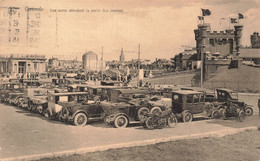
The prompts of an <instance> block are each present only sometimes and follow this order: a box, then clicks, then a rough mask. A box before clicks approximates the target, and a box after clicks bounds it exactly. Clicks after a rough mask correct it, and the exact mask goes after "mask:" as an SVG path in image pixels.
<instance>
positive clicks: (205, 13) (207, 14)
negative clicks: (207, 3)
mask: <svg viewBox="0 0 260 161" xmlns="http://www.w3.org/2000/svg"><path fill="white" fill-rule="evenodd" d="M201 10H202V16H209V15H211V11H210V10H209V9H201Z"/></svg>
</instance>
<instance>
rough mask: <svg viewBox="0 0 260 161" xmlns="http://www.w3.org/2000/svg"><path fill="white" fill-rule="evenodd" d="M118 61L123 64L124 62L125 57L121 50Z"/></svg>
mask: <svg viewBox="0 0 260 161" xmlns="http://www.w3.org/2000/svg"><path fill="white" fill-rule="evenodd" d="M119 61H120V62H124V61H125V55H124V50H123V48H122V49H121V55H120V58H119Z"/></svg>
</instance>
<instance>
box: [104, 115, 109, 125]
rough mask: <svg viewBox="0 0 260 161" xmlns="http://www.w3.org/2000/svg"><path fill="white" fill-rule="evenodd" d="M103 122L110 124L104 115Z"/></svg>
mask: <svg viewBox="0 0 260 161" xmlns="http://www.w3.org/2000/svg"><path fill="white" fill-rule="evenodd" d="M104 123H105V124H108V125H109V124H110V122H109V121H108V116H105V117H104Z"/></svg>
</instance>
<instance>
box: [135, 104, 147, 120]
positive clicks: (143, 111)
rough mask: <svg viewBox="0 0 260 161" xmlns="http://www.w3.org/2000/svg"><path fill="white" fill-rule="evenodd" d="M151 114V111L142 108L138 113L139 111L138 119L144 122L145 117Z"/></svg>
mask: <svg viewBox="0 0 260 161" xmlns="http://www.w3.org/2000/svg"><path fill="white" fill-rule="evenodd" d="M148 113H149V109H148V108H147V107H141V108H140V109H139V110H138V111H137V117H138V119H139V120H142V119H143V118H144V117H145V115H147V114H148Z"/></svg>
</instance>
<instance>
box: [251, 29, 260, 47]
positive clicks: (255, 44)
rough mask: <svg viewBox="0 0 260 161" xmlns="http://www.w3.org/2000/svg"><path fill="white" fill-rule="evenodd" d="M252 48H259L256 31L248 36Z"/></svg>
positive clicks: (259, 42)
mask: <svg viewBox="0 0 260 161" xmlns="http://www.w3.org/2000/svg"><path fill="white" fill-rule="evenodd" d="M250 40H251V45H252V48H260V35H259V33H258V32H254V33H253V35H251V36H250Z"/></svg>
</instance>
